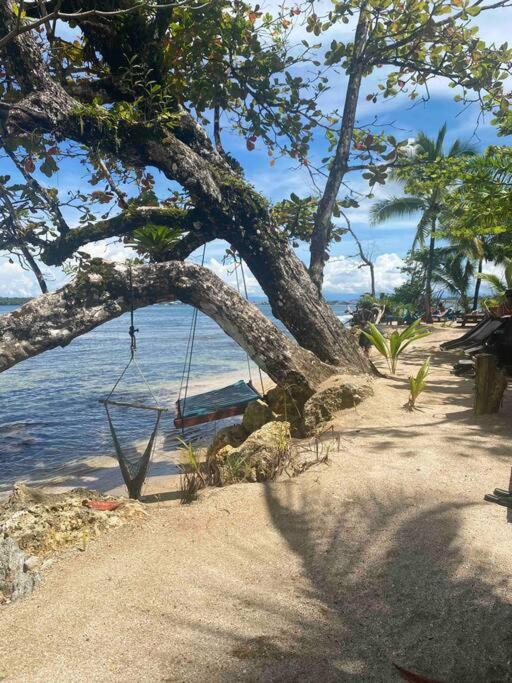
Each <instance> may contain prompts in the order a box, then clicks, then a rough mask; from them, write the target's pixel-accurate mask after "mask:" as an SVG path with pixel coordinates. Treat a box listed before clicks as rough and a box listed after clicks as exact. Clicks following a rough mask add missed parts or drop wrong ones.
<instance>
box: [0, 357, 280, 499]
mask: <svg viewBox="0 0 512 683" xmlns="http://www.w3.org/2000/svg"><path fill="white" fill-rule="evenodd" d="M254 370H255V372H254ZM257 373H258V371H257V369H253V375H257ZM246 375H247V366H246V365H241V366H240V369H239V370H235V371H232V372H227V373H221V374H218V375H212V376H210V377H207V378H203V379H200V380H195V381H193V382H191V384H190V388H189V391H190V392H192V393H201V392H203V391H209V390H212V389H215V388H218V387H221V386H224V385H225V384H231V383H232V382H235V381H236V380H239V379H240V378H245V377H246ZM263 382H264V386H265V389H269V388H270V387H271V386H272V384H273V383H272V381H271V380H270V379H269V378H268V377H267V376H266V375H263ZM258 385H259V377H258ZM167 419H168V420H172V417H168V418H167ZM239 419H240V418H239V417H235V418H227V419H226V420H221V421H219V423H218V428H217V429H216V428H215V423H213V422H212V423H208V424H205V425H201V426H199V427H194V428H192V429H191V430H190V432H189V434H187V433H185V437H186V438H187V437H188V438H189V439H190V440H192V441H194V443H195V444H197V446H198V447H200V446H201V445H202V444H203V442H204V443H205V444H206V443H209V442H210V441H211V440H212V439H213V436H214V434H215V431H217V430H218V429H220V428H222V427H224V426H226V425H228V424H233V423H234V422H236V421H238V420H239ZM179 434H180V433H179V431H178V430H175V429H174V427H172V428H171V426H170V425H169V424H166V425H165V427H164V428H163V429H162V428H161V429H160V432H159V435H158V438H157V443H156V447H155V453H154V455H153V458H152V461H151V464H150V468H149V473H148V476H147V478H146V482H145V485H144V489H143V495H144V496H155V495H158V494H161V493H166V492H167V491H169V490H171V491H176V490H178V488H179V476H180V472H179V468H178V464H179V462H180V447H179V442H178V436H179ZM169 442H170V445H169ZM172 442H175V447H174V448H173V447H172ZM135 445H136V446H137V447H138V448H140V447H142V448H144V447H145V445H146V443H145V442H144V441H143V440H142V439H141V441H140V442H135ZM15 483H23V484H26V485H28V486H38V487H44V488H45V489H47V490H48V491H50V492H52V493H60V492H63V491H67V490H71V489H73V488H77V487H84V488H91V489H95V490H98V491H100V492H101V493H107V494H111V495H115V496H123V495H127V493H126V487H125V485H124V482H123V479H122V476H121V472H120V470H119V465H118V463H117V459H116V457H115V453H114V448H113V447H112V451H111V452H110V454H109V453H105V454H96V455H94V454H92V455H90V456H85V457H80V458H78V459H70V460H69V461H67V462H66V463H65V464H63V465H59V466H56V467H53V468H49V469H47V470H45V469H44V468H42V467H34V468H33V470H32V471H31V472H30V474H28V475H27V476H24V477H18V478H16V479H15V480H14V479H11V480H7V479H6V480H3V479H0V501H1V500H3V499H5V498H7V497H8V496H9V494H10V492H11V491H12V487H13V485H14V484H15Z"/></svg>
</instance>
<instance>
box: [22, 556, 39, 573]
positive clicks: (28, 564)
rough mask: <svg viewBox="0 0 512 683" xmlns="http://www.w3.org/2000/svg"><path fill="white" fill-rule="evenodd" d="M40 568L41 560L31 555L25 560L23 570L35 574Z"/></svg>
mask: <svg viewBox="0 0 512 683" xmlns="http://www.w3.org/2000/svg"><path fill="white" fill-rule="evenodd" d="M40 566H41V558H40V557H37V555H30V556H29V557H27V559H26V560H25V564H24V565H23V569H24V570H25V571H26V572H33V571H35V570H36V569H39V567H40Z"/></svg>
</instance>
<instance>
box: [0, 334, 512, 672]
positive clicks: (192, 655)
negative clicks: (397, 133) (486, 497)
mask: <svg viewBox="0 0 512 683" xmlns="http://www.w3.org/2000/svg"><path fill="white" fill-rule="evenodd" d="M447 335H452V336H453V332H450V331H449V330H448V331H447V330H438V331H437V332H436V333H435V336H434V337H430V338H428V339H426V340H424V341H423V342H422V343H421V346H420V345H418V347H417V349H413V350H412V351H411V353H410V354H409V355H408V357H407V359H406V362H404V364H403V365H402V368H401V370H402V372H403V373H404V374H406V373H407V371H408V370H409V367H418V366H419V364H420V363H421V361H422V360H423V358H424V357H425V355H426V351H427V349H429V350H432V351H433V354H432V362H433V365H434V368H433V371H432V375H431V378H430V388H429V391H428V392H427V393H426V394H425V395H424V397H423V400H422V402H421V405H422V407H423V410H422V412H416V413H413V414H410V413H408V412H405V411H403V410H402V409H401V406H402V404H403V403H404V402H405V400H406V398H407V391H406V389H405V387H404V382H403V381H402V380H379V381H378V382H376V392H375V396H374V397H373V398H372V399H370V400H368V401H367V402H365V403H364V404H363V405H361V406H360V407H359V408H358V409H357V410H354V411H350V412H347V413H344V414H343V416H342V417H341V418H340V420H339V423H338V425H337V430H338V433H339V434H340V435H341V450H340V452H339V453H332V454H331V464H330V466H328V467H325V466H318V467H317V468H315V470H311V471H309V472H308V473H306V474H304V475H302V476H301V477H299V478H296V479H293V480H283V481H279V482H276V483H273V484H270V485H239V486H234V487H230V488H227V489H223V490H216V491H212V492H210V493H209V494H208V495H206V496H204V497H203V498H202V500H201V501H200V502H199V503H197V504H195V505H193V506H192V507H189V508H184V507H179V506H177V505H176V503H172V502H170V503H167V504H154V505H150V506H148V508H149V509H150V514H149V516H148V518H147V519H146V520H144V521H143V522H141V523H140V524H139V525H138V526H131V527H129V528H128V527H125V528H121V529H119V530H117V531H116V532H113V533H112V534H111V535H109V536H108V537H104V538H102V539H100V540H98V541H96V542H94V543H92V544H91V545H90V546H89V548H88V550H87V552H85V553H78V552H77V553H76V554H75V553H73V554H71V555H69V556H68V557H66V558H63V559H61V560H60V561H59V562H57V563H56V565H55V567H54V568H53V569H52V570H51V571H50V572H49V573H48V574H47V576H46V578H45V581H44V583H43V584H42V585H41V587H40V588H39V589H38V590H37V591H36V592H35V593H34V594H33V595H32V596H31V597H30V598H29V599H27V600H25V601H24V602H19V603H17V604H14V605H11V606H9V607H7V608H4V609H2V610H1V611H0V673H3V674H4V675H5V676H6V680H7V681H20V682H21V681H23V682H27V681H28V682H32V681H45V682H48V681H51V682H53V681H65V682H67V681H123V682H131V681H134V682H135V681H226V682H227V681H311V682H313V681H394V680H397V679H396V676H395V674H394V673H393V670H392V668H391V666H390V660H391V659H393V660H394V661H397V662H398V663H400V664H402V665H403V666H406V667H408V668H411V669H415V670H417V671H421V672H422V673H424V674H426V675H431V676H434V677H436V678H438V679H441V680H444V681H475V682H476V681H511V680H512V662H511V659H512V606H511V596H512V593H511V579H510V576H511V569H512V554H511V552H510V549H511V534H512V526H510V525H509V524H508V523H507V510H506V509H505V508H501V507H498V506H494V505H491V504H488V503H484V502H483V501H482V498H483V494H484V493H485V492H487V491H491V490H492V489H493V488H494V487H496V486H500V487H504V488H506V487H507V486H508V483H509V477H510V469H511V465H512V457H511V454H510V439H511V435H512V423H511V420H510V417H511V413H512V397H511V396H507V398H506V402H505V406H504V411H503V414H501V415H500V416H499V417H485V418H478V419H476V418H474V417H473V416H472V413H471V408H470V406H471V389H472V381H471V380H466V379H460V378H455V377H453V376H451V375H449V373H448V371H449V369H450V366H451V363H452V362H453V360H454V355H453V354H447V353H445V354H443V353H440V352H437V351H436V350H435V349H436V348H437V345H438V343H439V341H440V340H441V339H442V338H443V337H446V336H447Z"/></svg>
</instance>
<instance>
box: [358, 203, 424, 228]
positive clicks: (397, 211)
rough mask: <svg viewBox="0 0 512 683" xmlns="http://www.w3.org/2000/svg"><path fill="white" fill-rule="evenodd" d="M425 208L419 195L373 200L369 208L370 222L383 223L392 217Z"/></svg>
mask: <svg viewBox="0 0 512 683" xmlns="http://www.w3.org/2000/svg"><path fill="white" fill-rule="evenodd" d="M424 208H425V205H424V202H423V200H422V199H420V198H419V197H389V199H381V200H379V201H378V202H375V204H373V206H372V207H371V208H370V223H371V224H372V225H376V224H377V223H385V222H386V221H389V220H391V219H393V218H403V217H404V216H411V215H413V214H415V213H417V212H418V211H422V210H423V209H424Z"/></svg>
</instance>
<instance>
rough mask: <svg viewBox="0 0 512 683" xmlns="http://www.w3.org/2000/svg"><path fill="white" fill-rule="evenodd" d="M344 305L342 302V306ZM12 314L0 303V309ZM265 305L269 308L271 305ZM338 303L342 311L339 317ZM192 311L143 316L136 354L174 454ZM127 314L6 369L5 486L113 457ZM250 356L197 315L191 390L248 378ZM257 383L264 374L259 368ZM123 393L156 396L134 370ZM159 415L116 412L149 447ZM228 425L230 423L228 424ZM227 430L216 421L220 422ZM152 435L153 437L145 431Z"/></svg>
mask: <svg viewBox="0 0 512 683" xmlns="http://www.w3.org/2000/svg"><path fill="white" fill-rule="evenodd" d="M336 308H338V307H336ZM11 310H13V308H12V307H7V306H0V314H2V313H7V312H9V311H11ZM262 310H263V311H264V313H265V314H266V315H269V314H270V309H269V307H268V306H263V307H262ZM343 310H344V306H340V307H339V310H336V312H337V313H342V312H343ZM191 313H192V309H191V308H190V307H189V306H185V305H181V304H176V305H158V306H152V307H150V308H146V309H143V310H140V311H137V313H136V327H138V328H139V329H140V332H139V334H138V335H137V345H138V350H137V360H138V363H139V365H140V366H141V368H142V370H143V372H144V374H145V376H146V377H147V379H148V381H149V383H150V385H151V388H152V389H153V392H154V393H155V395H156V396H157V398H158V400H159V402H160V404H161V405H163V406H165V407H167V408H169V412H168V413H164V415H163V416H162V423H161V424H162V428H161V436H160V438H159V442H158V448H159V450H160V451H161V452H164V453H165V452H167V451H169V452H172V451H175V450H176V448H177V446H178V440H177V437H178V436H179V434H180V433H179V432H177V431H176V430H175V429H174V425H173V418H174V414H175V409H174V404H175V401H176V399H177V397H178V391H179V387H180V379H181V374H182V369H183V362H184V357H185V349H186V345H187V340H188V335H189V326H190V319H191ZM128 326H129V319H128V316H127V315H125V316H122V317H121V318H118V319H117V320H113V321H111V322H109V323H107V324H105V325H103V326H101V327H99V328H97V329H96V330H93V331H92V332H90V333H88V334H86V335H84V336H83V337H79V338H78V339H76V340H75V341H73V342H72V343H71V344H70V345H69V346H67V347H65V348H64V349H55V350H52V351H48V352H47V353H45V354H42V355H41V356H37V357H35V358H31V359H29V360H27V361H25V362H23V363H21V364H20V365H17V366H15V367H14V368H12V369H11V370H8V371H7V372H5V373H3V374H1V375H0V484H9V485H10V484H12V482H13V481H16V480H18V479H24V478H30V477H34V476H38V475H39V476H40V475H41V474H44V475H45V476H46V475H48V476H51V473H52V471H58V470H59V468H62V467H63V466H65V465H66V464H67V463H69V462H72V461H76V460H84V459H86V458H90V457H91V456H98V455H112V454H113V448H112V442H111V437H110V432H109V428H108V424H107V420H106V417H105V410H104V407H103V406H102V405H101V404H100V403H99V399H101V398H105V397H106V396H107V395H108V393H109V392H110V390H111V388H112V386H113V384H114V382H115V381H116V379H117V377H118V376H119V374H120V373H121V371H122V369H123V367H124V366H125V364H126V363H127V362H128V359H129V336H128ZM247 374H248V371H247V362H246V357H245V354H244V352H243V351H242V350H241V349H240V348H239V347H238V346H237V345H236V344H235V343H234V342H233V341H232V340H231V339H230V338H229V337H227V336H226V335H225V334H224V333H223V332H222V330H221V329H220V328H219V327H218V326H217V324H216V323H214V322H213V321H212V320H210V319H209V318H207V317H206V316H203V315H201V314H200V315H199V317H198V325H197V333H196V341H195V346H194V359H193V364H192V369H191V379H190V383H191V391H192V392H194V391H203V390H205V389H209V388H214V387H218V386H222V385H224V384H228V383H230V382H232V381H235V379H237V378H239V379H248V378H247ZM253 374H254V377H255V379H256V377H257V371H256V370H255V369H254V368H253ZM118 398H119V399H123V400H130V401H133V400H137V401H149V400H150V399H149V396H148V394H147V391H146V389H145V387H144V384H143V382H142V380H141V378H140V376H139V375H138V373H137V372H135V371H134V372H131V373H130V374H128V375H127V376H126V378H125V380H123V384H122V385H121V386H120V387H119V394H118ZM154 418H155V416H154V415H153V413H152V412H150V411H143V410H131V409H128V410H123V409H118V410H116V411H115V414H113V420H114V423H115V426H116V429H118V430H119V433H120V437H121V441H122V443H123V445H130V444H135V445H137V446H138V447H139V448H140V447H142V448H143V447H144V446H145V441H144V439H145V438H149V436H150V433H151V430H152V428H153V424H154ZM226 423H229V422H226ZM220 426H222V424H218V425H217V428H219V427H220ZM214 429H215V425H213V424H210V425H206V426H203V427H194V428H192V429H190V430H187V434H186V436H187V439H195V440H205V439H206V438H207V437H211V436H212V434H213V432H214ZM146 435H147V437H146Z"/></svg>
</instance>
